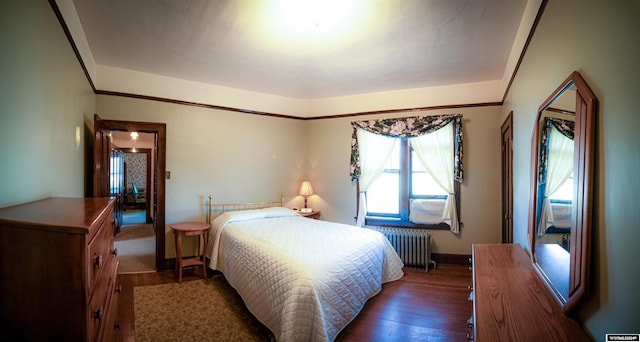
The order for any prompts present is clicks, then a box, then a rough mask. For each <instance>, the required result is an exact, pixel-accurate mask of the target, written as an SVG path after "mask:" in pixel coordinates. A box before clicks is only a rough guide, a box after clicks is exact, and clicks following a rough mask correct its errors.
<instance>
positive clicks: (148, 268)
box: [114, 224, 156, 274]
mask: <svg viewBox="0 0 640 342" xmlns="http://www.w3.org/2000/svg"><path fill="white" fill-rule="evenodd" d="M114 246H115V248H117V249H118V260H120V266H118V273H121V274H122V273H140V272H155V270H156V268H155V262H156V237H155V233H154V231H153V226H152V225H151V224H136V225H131V226H123V227H122V228H121V229H120V232H118V234H116V237H115V243H114Z"/></svg>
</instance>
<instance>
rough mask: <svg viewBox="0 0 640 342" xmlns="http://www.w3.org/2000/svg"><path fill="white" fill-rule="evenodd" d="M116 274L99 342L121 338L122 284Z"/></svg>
mask: <svg viewBox="0 0 640 342" xmlns="http://www.w3.org/2000/svg"><path fill="white" fill-rule="evenodd" d="M117 269H118V266H117V263H116V270H117ZM115 276H116V278H115V279H116V280H115V286H114V288H113V289H111V295H110V298H109V299H108V304H107V312H106V316H107V318H106V321H105V323H104V326H103V327H102V329H101V330H100V338H99V339H98V342H101V341H104V342H114V341H120V340H121V334H120V314H119V310H120V309H119V307H120V294H121V293H122V286H121V285H120V281H119V280H118V278H117V274H116V275H115Z"/></svg>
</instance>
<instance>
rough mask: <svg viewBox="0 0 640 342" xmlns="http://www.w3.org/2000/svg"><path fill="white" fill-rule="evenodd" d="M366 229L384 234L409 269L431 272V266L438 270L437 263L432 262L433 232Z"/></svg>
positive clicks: (400, 229)
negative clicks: (431, 239)
mask: <svg viewBox="0 0 640 342" xmlns="http://www.w3.org/2000/svg"><path fill="white" fill-rule="evenodd" d="M366 228H368V229H371V230H375V231H378V232H380V233H382V234H383V235H384V236H385V237H386V238H387V239H388V240H389V242H390V243H391V245H392V246H393V248H394V249H395V250H396V252H397V253H398V255H399V256H400V259H402V262H404V265H405V266H407V267H416V268H417V267H420V268H422V267H424V269H425V271H426V272H429V264H433V268H434V269H435V268H436V262H435V261H433V260H431V252H430V250H429V238H430V237H431V232H429V231H428V230H423V229H405V228H386V227H369V226H367V227H366Z"/></svg>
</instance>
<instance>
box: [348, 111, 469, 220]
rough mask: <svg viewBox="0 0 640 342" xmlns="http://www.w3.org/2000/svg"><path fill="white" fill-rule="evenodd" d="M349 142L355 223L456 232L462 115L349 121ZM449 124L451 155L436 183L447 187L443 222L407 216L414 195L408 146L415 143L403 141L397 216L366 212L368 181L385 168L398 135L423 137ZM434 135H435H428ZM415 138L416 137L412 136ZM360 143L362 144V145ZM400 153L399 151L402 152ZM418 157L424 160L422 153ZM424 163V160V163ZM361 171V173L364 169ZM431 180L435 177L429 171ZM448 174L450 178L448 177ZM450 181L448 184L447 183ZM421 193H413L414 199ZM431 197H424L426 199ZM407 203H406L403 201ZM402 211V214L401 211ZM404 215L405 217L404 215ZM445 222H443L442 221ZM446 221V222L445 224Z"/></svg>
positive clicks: (460, 176)
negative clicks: (424, 221) (355, 196)
mask: <svg viewBox="0 0 640 342" xmlns="http://www.w3.org/2000/svg"><path fill="white" fill-rule="evenodd" d="M351 124H352V141H351V165H350V171H351V179H352V181H356V183H357V187H358V209H357V216H356V225H358V226H363V225H365V223H366V224H367V225H382V226H395V227H411V228H429V229H450V230H451V231H452V232H454V233H458V232H459V228H460V222H459V219H458V217H459V194H460V187H459V183H460V182H462V180H463V167H462V115H461V114H445V115H437V116H418V117H406V118H394V119H381V120H367V121H356V122H352V123H351ZM449 124H453V126H452V130H451V131H450V132H452V133H451V134H452V137H450V139H452V140H453V141H452V144H453V146H451V145H449V147H448V148H450V149H451V148H452V147H453V156H452V158H451V160H450V161H449V163H451V162H452V164H451V165H449V166H448V168H446V169H445V170H446V172H445V174H447V175H446V176H445V177H446V179H442V175H443V173H442V172H443V170H442V169H441V170H436V171H433V172H440V173H439V175H440V176H439V177H440V178H441V179H439V180H437V182H438V183H439V184H440V185H441V186H442V187H443V188H446V189H447V191H448V192H449V195H446V205H445V210H444V213H443V221H444V222H442V223H438V224H416V223H413V222H411V221H410V220H409V219H408V214H409V208H408V206H409V201H410V199H411V198H413V197H412V196H411V194H410V192H411V190H410V189H409V185H410V178H411V177H410V173H411V172H410V170H409V169H408V167H410V165H409V159H410V156H409V155H408V153H411V149H410V148H409V146H408V145H410V144H411V145H414V142H411V143H410V142H409V141H406V142H402V144H405V145H404V146H405V147H404V148H405V150H408V152H407V151H405V153H404V155H406V157H404V159H403V160H402V162H401V163H402V164H404V165H403V167H404V169H405V170H406V172H408V174H409V175H408V176H405V177H401V178H404V180H403V181H402V182H401V185H400V192H401V194H399V195H400V196H403V199H404V201H400V206H401V209H400V213H401V216H400V217H389V216H385V215H375V216H374V215H366V213H367V210H366V192H367V189H368V188H369V187H370V186H371V184H372V183H373V182H374V181H375V180H376V179H377V178H378V176H379V175H380V174H381V173H382V172H383V171H384V167H385V164H386V160H388V158H389V156H390V155H391V151H392V150H393V148H394V146H395V144H396V143H400V142H399V140H400V139H398V138H406V139H404V140H411V139H412V138H414V139H413V140H422V139H423V137H426V135H427V134H431V133H434V132H436V131H438V130H440V129H442V128H444V127H446V126H448V125H449ZM431 136H434V135H431ZM415 138H417V139H415ZM361 145H363V146H361ZM361 148H362V149H363V150H373V151H376V153H374V154H371V153H370V154H365V153H361V152H362V151H361ZM401 155H402V154H401ZM418 159H424V155H423V156H422V157H420V158H418ZM423 164H424V163H423ZM363 171H364V172H363ZM429 173H430V174H431V176H432V177H433V178H434V179H437V177H436V176H435V175H434V174H433V173H432V171H429ZM449 176H451V178H449ZM443 182H444V183H443ZM449 182H451V183H449ZM419 197H423V198H424V196H416V198H419ZM428 197H430V196H427V198H428ZM404 202H407V203H404ZM403 213H404V214H403ZM404 216H407V217H404ZM445 222H446V223H445ZM448 223H449V224H448Z"/></svg>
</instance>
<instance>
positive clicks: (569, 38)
mask: <svg viewBox="0 0 640 342" xmlns="http://www.w3.org/2000/svg"><path fill="white" fill-rule="evenodd" d="M639 17H640V3H639V2H638V1H635V2H634V1H597V0H590V1H577V0H576V1H568V0H566V1H549V3H548V5H547V8H546V10H545V12H544V15H543V17H542V20H541V21H540V24H539V27H538V29H537V30H536V33H535V36H534V37H533V40H532V42H531V45H530V47H529V49H528V51H527V53H526V55H525V58H524V60H523V62H522V65H521V67H520V70H519V71H518V74H517V77H516V78H515V81H514V83H513V86H512V88H511V91H510V93H509V96H508V97H507V99H506V101H505V103H504V106H503V109H502V117H506V115H507V113H508V112H509V111H510V110H513V111H514V171H513V172H514V201H515V203H514V219H515V220H514V230H515V236H514V240H515V241H516V242H517V243H520V244H523V245H524V246H525V247H526V246H528V243H527V215H528V213H527V210H528V205H529V203H528V200H529V173H530V150H531V146H530V144H531V134H532V131H533V123H534V120H535V116H536V110H537V107H538V106H539V105H540V104H541V103H542V102H543V101H544V100H545V99H546V97H547V96H548V95H549V94H551V92H552V91H553V90H555V89H556V87H557V86H559V85H560V83H561V82H562V81H563V80H564V79H565V78H566V77H567V76H569V74H570V73H571V72H572V71H574V70H577V71H579V72H580V73H581V74H582V76H583V77H584V78H585V80H586V81H587V83H588V84H589V86H590V87H591V89H592V90H593V91H594V93H595V95H596V97H597V98H598V100H599V111H598V118H597V128H596V151H595V155H596V158H595V174H594V176H595V179H594V204H593V209H594V216H593V220H594V225H593V235H592V239H593V243H592V253H591V256H592V268H591V278H592V281H591V282H590V286H591V289H590V292H589V294H588V297H587V300H586V303H585V304H584V305H582V306H581V307H579V308H578V310H577V312H576V316H577V317H578V318H579V321H580V322H581V323H582V324H583V325H584V328H585V330H586V331H587V332H588V333H589V334H590V335H591V336H592V338H594V339H595V340H597V341H604V340H605V334H606V333H638V332H640V325H638V317H640V294H639V293H638V291H637V284H639V283H640V272H638V260H639V259H640V248H638V243H639V242H640V229H638V222H640V211H639V210H638V208H637V203H639V202H640V198H639V196H640V182H638V180H637V176H638V174H639V173H638V169H639V168H640V153H639V151H640V134H638V132H637V130H638V127H640V115H638V110H639V108H640V96H638V94H639V92H638V89H640V88H639V87H638V80H639V79H640V67H638V56H640V43H639V42H640V20H638V18H639ZM549 56H553V58H550V57H549Z"/></svg>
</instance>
